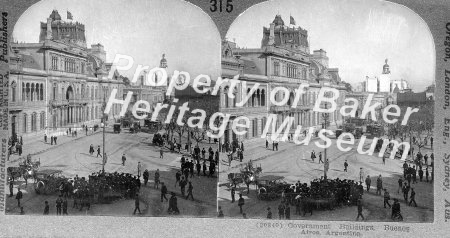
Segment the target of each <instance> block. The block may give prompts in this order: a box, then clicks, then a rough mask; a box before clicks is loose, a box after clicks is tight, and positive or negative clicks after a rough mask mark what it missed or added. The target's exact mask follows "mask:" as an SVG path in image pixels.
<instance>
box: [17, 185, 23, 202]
mask: <svg viewBox="0 0 450 238" xmlns="http://www.w3.org/2000/svg"><path fill="white" fill-rule="evenodd" d="M22 197H23V194H22V191H20V187H17V193H16V199H17V206H18V207H20V199H22Z"/></svg>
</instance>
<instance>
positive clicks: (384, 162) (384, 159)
mask: <svg viewBox="0 0 450 238" xmlns="http://www.w3.org/2000/svg"><path fill="white" fill-rule="evenodd" d="M383 164H384V165H385V164H386V157H385V156H384V155H383Z"/></svg>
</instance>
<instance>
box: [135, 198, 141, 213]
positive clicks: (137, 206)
mask: <svg viewBox="0 0 450 238" xmlns="http://www.w3.org/2000/svg"><path fill="white" fill-rule="evenodd" d="M139 204H140V202H139V194H136V197H135V198H134V212H133V215H135V214H136V211H139V214H141V209H140V208H139Z"/></svg>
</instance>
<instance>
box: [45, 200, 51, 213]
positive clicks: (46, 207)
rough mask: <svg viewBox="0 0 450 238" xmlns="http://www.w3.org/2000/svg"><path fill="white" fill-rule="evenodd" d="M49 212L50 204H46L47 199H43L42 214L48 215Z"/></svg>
mask: <svg viewBox="0 0 450 238" xmlns="http://www.w3.org/2000/svg"><path fill="white" fill-rule="evenodd" d="M49 213H50V206H49V205H48V201H45V207H44V215H48V214H49Z"/></svg>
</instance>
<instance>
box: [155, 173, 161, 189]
mask: <svg viewBox="0 0 450 238" xmlns="http://www.w3.org/2000/svg"><path fill="white" fill-rule="evenodd" d="M159 177H160V175H159V169H156V172H155V188H156V189H158V188H159V184H160V181H159Z"/></svg>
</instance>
